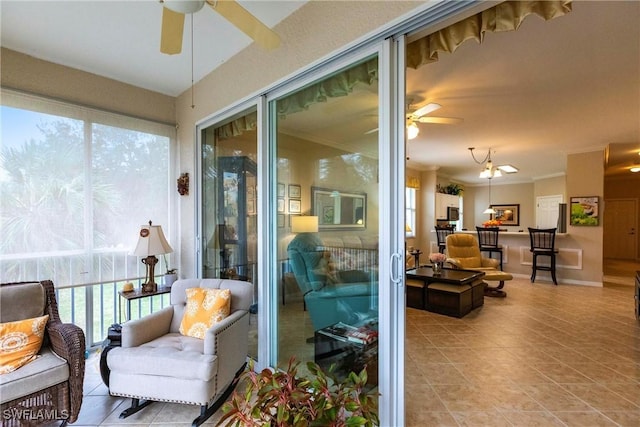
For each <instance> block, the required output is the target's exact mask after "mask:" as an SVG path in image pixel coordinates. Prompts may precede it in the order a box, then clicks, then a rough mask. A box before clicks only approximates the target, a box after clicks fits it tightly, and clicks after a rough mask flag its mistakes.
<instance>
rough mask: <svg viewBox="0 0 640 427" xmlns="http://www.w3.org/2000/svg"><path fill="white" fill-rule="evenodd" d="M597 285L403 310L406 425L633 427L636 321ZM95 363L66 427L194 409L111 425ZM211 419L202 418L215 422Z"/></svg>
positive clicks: (626, 294)
mask: <svg viewBox="0 0 640 427" xmlns="http://www.w3.org/2000/svg"><path fill="white" fill-rule="evenodd" d="M629 277H630V276H627V279H625V280H618V281H617V282H620V283H611V284H607V286H605V287H604V288H595V287H582V286H570V285H560V286H557V287H556V286H553V285H551V284H548V283H544V282H538V283H536V284H531V283H529V281H528V280H524V279H517V280H513V281H512V282H510V283H508V284H507V286H506V287H505V289H506V290H507V292H508V296H507V298H504V299H499V298H485V305H484V307H482V308H480V309H477V310H475V311H474V312H472V313H470V314H469V315H467V316H465V317H464V318H463V319H456V318H451V317H447V316H442V315H438V314H433V313H428V312H426V311H420V310H414V309H408V311H407V342H406V359H405V360H406V374H407V375H406V399H405V400H406V424H407V425H408V426H585V427H590V426H634V427H640V322H638V321H636V319H635V318H634V311H633V301H634V299H633V286H632V280H631V279H629ZM128 405H129V402H128V401H125V400H123V399H119V398H114V397H110V396H109V395H108V391H107V388H106V387H105V386H104V385H103V384H102V381H101V379H100V375H99V370H98V358H97V356H96V355H94V356H92V357H91V358H90V359H89V360H88V363H87V375H86V377H85V397H84V402H83V405H82V410H81V414H80V419H79V420H78V421H77V422H76V423H75V424H73V425H74V426H108V425H129V426H154V427H158V426H179V425H189V424H190V421H191V420H192V419H193V418H195V417H196V416H197V415H198V411H199V409H198V408H197V407H191V406H188V405H175V404H163V403H154V404H153V405H151V406H150V407H148V408H146V409H144V410H143V411H141V412H140V413H138V414H136V415H134V416H132V417H129V418H127V419H125V420H120V419H119V418H118V414H119V413H120V412H121V411H122V410H123V409H125V408H126V407H127V406H128ZM219 416H220V415H219V414H216V415H214V416H213V417H212V418H210V419H209V422H208V423H207V424H208V425H216V421H217V419H218V418H219Z"/></svg>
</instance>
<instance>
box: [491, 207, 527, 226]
mask: <svg viewBox="0 0 640 427" xmlns="http://www.w3.org/2000/svg"><path fill="white" fill-rule="evenodd" d="M491 208H492V209H493V210H495V211H496V213H495V214H491V218H490V219H493V220H497V221H500V222H501V223H502V225H520V205H519V204H515V203H512V204H509V205H491Z"/></svg>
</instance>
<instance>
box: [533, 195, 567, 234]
mask: <svg viewBox="0 0 640 427" xmlns="http://www.w3.org/2000/svg"><path fill="white" fill-rule="evenodd" d="M560 203H562V195H557V196H540V197H536V226H537V227H538V228H555V227H557V226H558V216H559V213H560V211H559V207H560Z"/></svg>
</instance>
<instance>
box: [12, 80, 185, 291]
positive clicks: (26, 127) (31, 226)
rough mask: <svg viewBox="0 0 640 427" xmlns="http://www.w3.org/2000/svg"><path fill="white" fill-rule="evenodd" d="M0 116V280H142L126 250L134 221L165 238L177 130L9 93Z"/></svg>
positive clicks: (76, 282)
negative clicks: (160, 231) (152, 226)
mask: <svg viewBox="0 0 640 427" xmlns="http://www.w3.org/2000/svg"><path fill="white" fill-rule="evenodd" d="M0 113H1V114H2V116H1V117H2V131H1V132H2V134H1V137H2V148H1V149H0V191H1V193H2V207H1V208H0V229H1V231H0V233H1V235H2V241H0V271H2V281H4V282H10V281H21V280H35V279H43V278H47V279H52V280H53V281H54V283H56V285H57V286H72V285H82V284H89V283H101V282H104V281H115V280H122V279H133V278H136V277H140V276H144V273H145V269H144V266H143V265H141V263H140V262H139V260H138V259H137V258H136V257H135V256H131V255H130V253H131V251H132V249H133V247H134V245H135V244H136V241H137V236H138V232H139V230H140V226H141V225H143V224H146V223H148V221H149V220H152V221H153V223H154V224H159V225H162V226H163V230H164V231H165V234H167V237H168V238H169V240H171V237H170V236H171V231H172V228H173V227H172V226H171V223H170V215H169V212H170V211H171V209H170V206H169V204H170V202H169V199H170V198H169V194H170V193H169V188H173V186H171V185H170V184H171V181H172V180H170V179H169V178H170V176H171V174H170V167H169V165H170V158H171V146H172V141H173V140H174V139H175V137H174V136H173V135H174V133H175V130H174V128H173V127H172V126H169V125H164V124H157V123H151V122H148V121H144V120H140V119H133V118H130V117H125V116H119V115H116V114H112V113H106V112H101V111H97V110H92V109H88V108H84V107H79V106H74V105H70V104H66V103H62V102H58V101H53V100H48V99H43V98H38V97H34V96H31V95H26V94H22V93H19V92H13V91H8V90H7V91H5V90H3V91H2V106H1V107H0ZM176 247H177V245H174V250H175V249H176ZM161 262H163V261H162V260H161ZM172 267H173V266H172ZM156 271H158V274H163V273H164V270H163V269H160V268H158V269H157V270H156Z"/></svg>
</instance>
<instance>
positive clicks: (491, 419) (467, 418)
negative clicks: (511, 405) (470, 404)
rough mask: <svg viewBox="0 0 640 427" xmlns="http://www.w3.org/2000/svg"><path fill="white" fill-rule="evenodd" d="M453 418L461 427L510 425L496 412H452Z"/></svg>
mask: <svg viewBox="0 0 640 427" xmlns="http://www.w3.org/2000/svg"><path fill="white" fill-rule="evenodd" d="M452 414H453V417H454V418H455V420H456V421H457V422H458V424H459V425H461V426H469V427H479V426H492V427H510V426H511V423H509V421H508V420H507V419H506V418H505V417H504V416H503V415H502V414H501V413H499V412H498V411H467V412H457V411H453V412H452Z"/></svg>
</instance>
